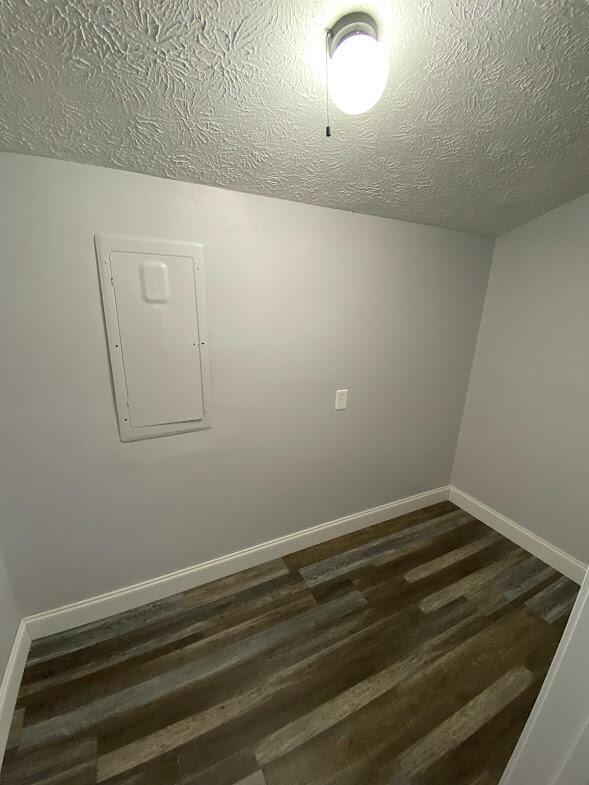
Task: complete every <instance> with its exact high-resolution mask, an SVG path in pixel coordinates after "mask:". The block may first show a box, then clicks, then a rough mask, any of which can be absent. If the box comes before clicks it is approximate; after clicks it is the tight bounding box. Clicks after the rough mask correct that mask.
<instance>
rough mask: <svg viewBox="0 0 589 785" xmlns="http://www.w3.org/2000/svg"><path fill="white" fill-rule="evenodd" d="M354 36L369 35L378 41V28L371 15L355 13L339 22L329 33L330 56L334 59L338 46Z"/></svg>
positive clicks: (360, 12)
mask: <svg viewBox="0 0 589 785" xmlns="http://www.w3.org/2000/svg"><path fill="white" fill-rule="evenodd" d="M352 35H368V36H370V37H371V38H374V39H375V40H376V41H378V28H377V26H376V22H375V21H374V19H373V18H372V17H371V16H370V14H365V13H364V12H362V11H355V12H354V13H351V14H346V15H345V16H342V18H341V19H338V20H337V22H336V23H335V24H334V26H333V27H332V28H331V30H330V31H329V36H328V46H329V56H330V57H333V53H334V52H335V50H336V49H337V48H338V46H339V45H340V44H341V43H342V42H343V41H344V40H345V39H346V38H349V37H350V36H352Z"/></svg>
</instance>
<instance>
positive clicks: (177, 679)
mask: <svg viewBox="0 0 589 785" xmlns="http://www.w3.org/2000/svg"><path fill="white" fill-rule="evenodd" d="M576 593H577V586H576V585H575V584H574V583H572V582H571V581H569V580H568V579H567V578H563V577H562V576H561V575H559V574H558V573H557V572H555V571H554V570H553V569H551V568H550V567H547V566H546V565H545V564H543V563H542V562H540V561H538V559H536V558H534V557H532V556H530V555H529V554H528V553H526V552H525V551H523V550H521V549H520V548H518V547H516V546H515V545H513V543H511V542H510V541H508V540H506V539H504V538H503V537H501V536H500V535H498V534H496V533H495V532H493V531H492V530H491V529H489V528H487V527H486V526H484V525H483V524H482V523H480V522H478V521H476V520H474V519H473V518H472V517H471V516H469V515H467V514H466V513H464V512H462V511H460V510H458V509H457V508H456V507H454V505H452V504H450V503H449V502H444V503H442V504H438V505H435V506H433V507H429V508H427V509H424V510H420V511H418V512H415V513H412V514H410V515H406V516H404V517H402V518H397V519H395V520H392V521H388V522H386V523H383V524H379V525H377V526H373V527H371V528H368V529H363V530H362V531H359V532H355V533H353V534H350V535H347V536H345V537H341V538H339V539H336V540H332V541H330V542H328V543H325V544H322V545H318V546H316V547H313V548H309V549H307V550H304V551H300V552H299V553H294V554H292V555H290V556H287V557H285V558H284V559H278V560H276V561H272V562H269V563H267V564H264V565H262V566H260V567H255V568H253V569H250V570H246V571H245V572H242V573H240V574H238V575H233V576H231V577H228V578H224V579H222V580H219V581H216V582H214V583H210V584H207V585H205V586H200V587H198V588H195V589H193V590H191V591H188V592H185V593H184V594H180V595H176V596H174V597H170V598H169V599H165V600H162V601H161V602H156V603H153V604H151V605H148V606H144V607H142V608H139V609H137V610H133V611H130V612H128V613H124V614H121V615H119V616H117V617H113V618H111V619H108V620H106V621H103V622H99V623H96V624H90V625H87V626H86V627H81V628H78V629H76V630H71V631H68V632H65V633H62V634H59V635H54V636H51V637H49V638H45V639H42V640H37V641H35V642H34V643H33V645H32V648H31V651H30V655H29V660H28V663H27V667H26V671H25V674H24V678H23V683H22V687H21V690H20V694H19V699H18V704H17V708H16V711H15V715H14V721H13V725H12V730H11V734H10V739H9V744H8V748H7V752H6V756H5V762H4V766H3V769H2V773H1V775H0V782H1V783H2V785H95V784H96V783H103V784H104V785H180V784H181V785H494V784H495V783H497V782H498V780H499V778H500V776H501V773H502V771H503V769H504V767H505V764H506V762H507V760H508V758H509V755H510V753H511V751H512V749H513V747H514V745H515V742H516V740H517V738H518V736H519V734H520V732H521V730H522V727H523V725H524V722H525V720H526V718H527V716H528V714H529V711H530V709H531V707H532V704H533V702H534V700H535V698H536V695H537V693H538V690H539V688H540V685H541V683H542V680H543V678H544V676H545V674H546V670H547V668H548V666H549V663H550V660H551V659H552V657H553V655H554V652H555V649H556V646H557V643H558V640H559V638H560V636H561V634H562V631H563V629H564V625H565V623H566V620H567V617H568V615H569V612H570V610H571V607H572V604H573V601H574V599H575V597H576Z"/></svg>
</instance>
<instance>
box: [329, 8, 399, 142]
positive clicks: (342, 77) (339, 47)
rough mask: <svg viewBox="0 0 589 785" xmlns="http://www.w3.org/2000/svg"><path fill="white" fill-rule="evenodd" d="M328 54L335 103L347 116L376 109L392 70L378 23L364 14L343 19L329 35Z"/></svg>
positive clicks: (332, 97) (330, 93) (332, 94)
mask: <svg viewBox="0 0 589 785" xmlns="http://www.w3.org/2000/svg"><path fill="white" fill-rule="evenodd" d="M326 53H327V55H328V60H329V63H328V74H327V77H328V96H329V97H330V98H331V100H332V101H333V103H334V104H335V105H336V106H337V107H338V109H340V110H341V111H342V112H345V114H363V113H364V112H367V111H368V110H369V109H372V107H373V106H374V105H375V104H376V103H377V102H378V100H379V98H380V97H381V95H382V94H383V92H384V89H385V87H386V83H387V78H388V70H389V69H388V62H387V56H386V52H385V51H384V48H383V46H382V45H381V43H380V42H379V40H378V28H377V26H376V22H375V21H374V19H373V18H372V17H371V16H370V15H369V14H365V13H362V12H356V13H352V14H346V15H345V16H342V18H341V19H339V20H338V21H337V22H336V23H335V25H334V26H333V27H332V28H331V30H328V31H327V41H326ZM327 135H328V136H329V135H330V133H329V131H328V134H327Z"/></svg>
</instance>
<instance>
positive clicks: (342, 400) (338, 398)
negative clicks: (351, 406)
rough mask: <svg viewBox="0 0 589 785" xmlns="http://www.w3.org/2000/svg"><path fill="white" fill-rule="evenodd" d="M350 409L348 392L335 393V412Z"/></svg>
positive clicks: (339, 391)
mask: <svg viewBox="0 0 589 785" xmlns="http://www.w3.org/2000/svg"><path fill="white" fill-rule="evenodd" d="M347 408H348V391H347V390H336V391H335V410H336V412H340V411H343V409H347Z"/></svg>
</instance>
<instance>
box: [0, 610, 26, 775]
mask: <svg viewBox="0 0 589 785" xmlns="http://www.w3.org/2000/svg"><path fill="white" fill-rule="evenodd" d="M30 646H31V637H30V635H29V632H28V630H27V625H26V622H25V621H24V619H23V620H22V621H21V622H20V624H19V625H18V629H17V631H16V635H15V636H14V643H13V644H12V649H11V651H10V656H9V658H8V662H7V663H6V669H5V671H4V676H3V677H2V681H1V682H0V766H2V760H3V758H4V752H5V750H6V742H7V741H8V734H9V732H10V725H11V723H12V715H13V713H14V707H15V706H16V699H17V697H18V691H19V688H20V682H21V679H22V675H23V672H24V669H25V663H26V661H27V657H28V654H29V648H30Z"/></svg>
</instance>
